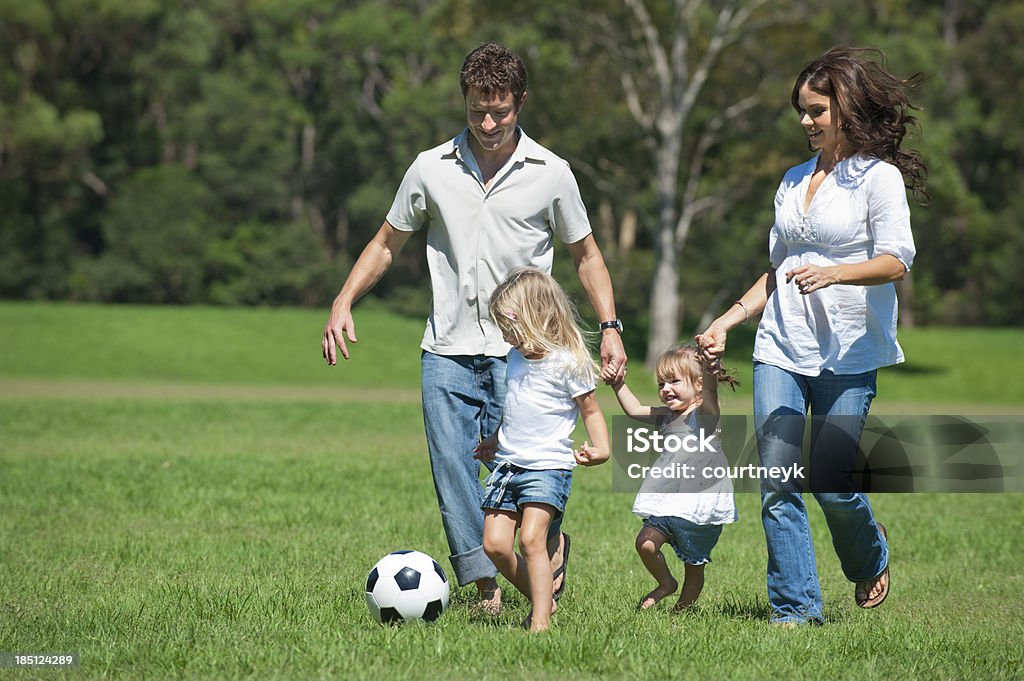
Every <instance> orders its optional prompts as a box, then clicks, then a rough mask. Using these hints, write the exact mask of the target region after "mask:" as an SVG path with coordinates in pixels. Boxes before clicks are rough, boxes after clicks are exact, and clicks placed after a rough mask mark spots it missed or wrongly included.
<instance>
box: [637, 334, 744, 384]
mask: <svg viewBox="0 0 1024 681" xmlns="http://www.w3.org/2000/svg"><path fill="white" fill-rule="evenodd" d="M654 373H655V375H656V376H657V377H658V384H659V385H661V384H662V383H665V382H668V381H671V380H672V379H674V378H683V379H686V380H687V381H689V383H690V385H692V386H696V385H698V383H699V382H700V381H701V379H702V378H703V376H704V365H703V363H702V362H701V359H700V348H699V347H697V345H695V344H694V343H679V344H677V345H673V346H672V347H670V348H669V349H668V350H666V351H665V352H663V353H661V356H660V357H658V364H657V366H656V368H655V370H654ZM711 373H712V374H714V376H715V379H716V380H717V381H718V382H720V383H727V384H728V385H729V387H730V388H732V389H733V390H735V389H736V386H737V385H738V383H739V381H737V380H736V377H734V376H733V375H732V374H730V373H729V372H728V371H726V369H725V367H723V366H722V364H721V362H716V363H715V364H714V365H712V367H711ZM702 398H703V397H702Z"/></svg>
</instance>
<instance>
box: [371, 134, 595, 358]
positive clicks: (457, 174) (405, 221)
mask: <svg viewBox="0 0 1024 681" xmlns="http://www.w3.org/2000/svg"><path fill="white" fill-rule="evenodd" d="M517 132H518V133H519V141H518V143H517V145H516V150H515V153H513V154H512V157H511V158H510V159H509V161H508V163H506V164H505V166H504V167H503V168H502V169H501V170H500V171H498V173H497V174H496V175H495V176H494V179H493V180H492V181H491V185H490V187H489V188H488V189H484V185H483V179H482V175H481V173H480V168H479V166H478V165H477V162H476V159H475V158H474V156H473V152H472V151H471V150H470V147H469V130H468V129H467V130H464V131H463V132H462V133H461V134H460V135H458V136H457V137H455V138H454V139H451V140H449V141H447V142H445V143H444V144H441V145H439V146H437V147H435V148H433V149H430V150H428V151H424V152H422V153H421V154H420V155H419V156H417V157H416V160H415V161H414V162H413V164H412V165H411V166H410V167H409V170H408V171H406V173H405V178H404V179H403V180H402V185H401V186H400V187H399V188H398V193H397V194H396V196H395V201H394V203H393V204H392V205H391V210H390V211H388V216H387V221H388V222H389V223H390V224H391V225H392V226H393V227H394V228H395V229H398V230H401V231H406V232H411V231H416V230H419V229H421V228H423V227H424V226H425V227H427V266H428V268H429V270H430V286H431V291H432V293H433V304H432V309H431V312H430V317H428V319H427V328H426V332H425V333H424V334H423V342H422V344H421V345H420V347H422V348H423V349H424V350H426V351H428V352H433V353H435V354H439V355H489V356H492V357H504V356H505V355H506V354H508V351H509V347H510V346H509V345H508V343H506V342H505V341H504V340H503V339H502V337H501V332H500V331H499V330H498V328H497V326H495V324H494V322H492V321H491V318H490V315H489V313H488V311H487V304H488V301H489V300H490V297H491V292H492V291H494V289H495V287H496V286H497V285H498V284H499V283H501V281H502V280H503V279H504V278H505V275H506V274H507V273H508V272H509V271H510V270H511V269H513V268H515V267H522V266H532V267H537V268H540V269H542V270H544V271H545V272H550V271H551V263H552V260H553V258H554V251H553V240H552V236H555V237H558V239H559V240H560V241H562V242H564V243H575V242H577V241H579V240H580V239H583V238H584V237H586V236H587V235H588V234H590V232H591V229H590V221H589V219H588V218H587V210H586V208H585V207H584V205H583V199H582V198H581V197H580V190H579V186H578V185H577V184H576V178H575V177H573V174H572V171H571V170H570V169H569V164H568V163H566V162H565V161H564V160H562V159H561V158H559V157H558V156H556V155H555V154H553V153H551V152H550V151H548V150H547V149H545V148H544V147H542V146H541V145H540V144H538V143H537V142H535V141H533V140H532V139H530V138H529V137H527V136H526V133H524V132H523V131H522V129H521V128H517Z"/></svg>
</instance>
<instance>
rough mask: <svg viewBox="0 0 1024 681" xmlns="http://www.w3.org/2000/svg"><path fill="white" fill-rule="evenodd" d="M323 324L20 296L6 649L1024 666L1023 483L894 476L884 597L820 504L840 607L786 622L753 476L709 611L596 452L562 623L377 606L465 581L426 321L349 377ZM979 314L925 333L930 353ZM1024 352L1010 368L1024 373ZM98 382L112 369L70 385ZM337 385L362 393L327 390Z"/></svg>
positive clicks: (212, 667) (371, 332)
mask: <svg viewBox="0 0 1024 681" xmlns="http://www.w3.org/2000/svg"><path fill="white" fill-rule="evenodd" d="M323 317H324V314H323V313H322V312H316V311H295V310H219V309H189V308H169V309H155V308H110V307H96V306H83V307H78V306H65V305H56V306H53V305H27V304H3V305H0V329H2V332H0V652H61V651H71V652H77V653H79V654H80V656H81V667H80V668H79V669H77V670H75V671H73V672H71V673H72V674H74V675H75V676H76V677H80V678H117V679H122V678H123V679H135V678H140V677H147V678H195V679H198V678H203V679H205V678H226V679H235V678H255V679H271V678H280V679H295V678H303V679H305V678H366V679H379V678H390V679H401V678H410V679H412V678H415V679H420V678H433V677H439V676H445V677H449V678H454V679H461V678H478V679H508V678H537V679H555V678H566V677H572V678H615V679H619V678H645V679H646V678H694V679H698V678H699V679H714V678H730V679H745V678H785V679H790V678H796V679H800V678H805V679H818V678H838V679H896V678H899V679H904V678H920V679H959V678H966V677H970V678H1024V657H1022V653H1021V646H1020V642H1021V640H1024V624H1022V622H1024V617H1022V616H1024V596H1022V594H1024V568H1022V567H1021V566H1022V564H1024V550H1022V549H1021V548H1020V541H1019V538H1020V536H1021V535H1022V533H1024V495H1011V494H985V495H981V494H978V495H966V494H965V495H949V494H947V495H920V494H913V495H911V494H907V495H876V496H874V497H873V498H872V501H873V505H874V506H875V509H876V512H877V513H878V515H879V516H880V518H882V519H883V520H884V521H885V522H886V524H887V526H888V528H889V531H890V538H891V540H892V546H893V556H894V557H893V563H892V579H893V592H892V594H891V595H890V597H889V600H888V601H887V602H886V603H885V605H884V606H882V607H881V608H880V609H878V610H876V611H871V612H867V611H862V610H860V609H858V608H857V607H856V606H855V605H854V603H853V587H852V585H851V584H849V583H848V582H846V581H845V579H844V578H843V576H842V574H841V572H840V570H839V567H838V563H837V560H836V558H835V556H834V554H833V553H832V550H831V545H830V541H829V538H828V533H827V529H826V527H825V524H824V521H823V518H822V517H821V515H820V513H819V512H818V511H817V509H816V508H813V504H812V527H813V530H814V533H815V546H816V547H817V550H818V566H819V571H820V574H821V580H822V586H823V589H824V593H825V602H826V616H827V618H828V624H827V626H824V627H820V628H814V629H806V630H798V631H789V632H783V631H776V630H773V629H770V628H769V627H768V625H767V624H766V623H765V616H766V613H767V610H766V608H767V604H766V597H765V593H764V591H765V587H764V566H765V562H766V556H765V550H764V538H763V533H762V531H761V528H760V523H759V522H758V501H757V498H756V496H755V495H750V494H742V495H739V496H738V503H739V507H740V514H741V518H740V522H738V523H736V524H735V525H732V526H730V527H728V528H727V529H726V531H725V533H724V534H723V538H722V540H721V543H720V544H719V546H718V547H717V548H716V552H715V562H714V564H713V565H712V566H711V567H709V568H708V579H707V586H706V589H705V593H704V595H703V596H702V597H701V604H700V606H699V608H698V609H697V610H696V611H695V612H693V613H691V614H688V615H685V616H681V617H680V616H676V617H674V616H671V615H669V614H668V613H667V612H666V610H667V608H662V609H660V610H659V611H657V612H647V613H642V614H640V613H636V612H634V610H633V606H634V605H635V603H636V601H637V600H638V599H639V598H640V596H641V595H643V594H644V593H646V591H647V590H649V589H650V587H651V580H650V578H649V577H648V576H647V575H646V572H645V571H644V570H643V567H642V565H641V564H640V562H639V560H638V558H637V557H636V556H635V553H634V551H633V549H632V542H633V537H634V536H635V533H636V531H637V528H638V522H637V520H636V519H635V518H633V517H632V516H631V514H630V512H629V511H630V506H631V503H632V496H631V495H629V494H614V493H612V492H610V491H609V490H610V489H611V479H610V467H600V468H595V469H586V470H581V471H579V472H578V474H577V475H576V476H575V480H574V486H573V487H574V489H573V496H572V498H571V500H570V504H569V508H568V515H567V520H566V527H567V529H568V530H569V531H570V532H571V533H572V534H573V538H574V542H573V555H572V564H571V566H570V570H569V580H570V582H569V588H568V593H567V594H566V596H565V598H563V599H562V601H561V604H560V610H559V612H558V613H557V614H556V615H555V619H554V628H553V629H552V631H550V632H549V633H548V634H546V635H543V636H531V635H528V634H525V633H524V632H522V631H520V630H519V629H518V628H517V626H516V625H517V624H518V622H519V621H520V620H521V619H522V618H523V617H524V616H525V615H526V612H527V610H528V606H527V603H526V602H525V601H524V599H523V598H521V597H518V596H515V595H512V596H510V597H509V598H508V607H507V609H506V612H505V613H504V614H503V615H502V616H501V617H500V618H498V619H497V620H496V621H484V622H481V621H476V620H473V619H472V618H471V617H470V616H469V614H468V608H467V605H468V603H469V599H470V596H471V595H470V593H469V592H468V590H455V591H454V592H453V598H452V605H451V607H450V608H449V611H448V612H447V613H445V615H444V616H443V617H442V618H441V620H440V621H439V622H438V623H437V624H436V625H433V626H408V627H400V628H383V627H379V626H377V625H375V624H373V623H372V621H371V620H370V618H369V614H368V613H367V611H366V606H365V603H364V602H363V595H362V587H363V583H364V580H365V576H366V572H367V571H368V569H369V567H370V566H372V565H373V563H374V562H375V561H376V560H377V559H378V558H380V556H381V555H383V554H384V553H386V552H388V551H391V550H394V549H398V548H417V549H420V550H423V551H425V552H427V553H429V554H431V555H433V556H435V557H437V558H439V559H442V563H443V564H444V565H445V567H446V569H447V570H448V573H449V576H451V570H450V568H449V566H448V564H447V562H446V561H444V560H443V559H444V558H445V557H446V555H447V548H446V545H445V541H444V537H443V534H442V532H441V527H440V522H439V518H438V514H437V506H436V501H435V499H434V494H433V490H432V486H431V484H430V470H429V465H428V464H427V461H426V455H425V451H424V449H425V448H424V443H423V433H422V421H421V415H420V409H419V404H418V401H417V399H416V392H417V391H416V390H415V384H416V381H417V378H416V373H417V367H416V359H417V357H418V353H417V352H416V349H415V346H416V344H417V343H416V341H417V339H418V336H419V329H420V328H421V327H420V323H419V322H416V321H409V320H404V319H395V318H393V317H390V316H388V315H386V314H385V313H382V312H379V311H373V310H364V311H362V314H359V313H357V322H360V321H362V325H361V327H360V337H361V338H362V341H361V343H360V345H359V346H357V351H360V352H362V353H365V354H363V355H357V359H363V360H365V361H363V362H362V363H361V364H362V365H365V366H362V365H361V364H360V363H357V361H356V360H353V361H352V362H349V363H348V364H347V365H346V366H344V367H340V368H336V369H327V368H325V367H323V366H322V365H321V363H322V360H321V359H320V357H319V354H320V353H319V347H318V346H319V335H320V332H321V329H322V325H323ZM105 327H109V328H105ZM261 330H262V333H261ZM929 333H931V332H930V331H927V330H920V331H915V334H913V335H919V338H908V339H907V341H906V342H905V347H906V349H907V354H908V356H912V350H911V346H912V343H915V342H921V343H925V342H926V341H928V336H929ZM936 333H937V334H938V333H940V332H936ZM941 333H946V332H945V331H943V332H941ZM958 333H960V332H952V333H949V334H948V335H949V336H950V337H952V338H953V340H952V341H948V340H942V339H936V340H935V341H934V342H933V343H932V344H931V345H922V346H921V347H924V348H926V350H925V351H927V352H929V353H930V354H929V356H928V358H929V362H930V363H933V364H934V365H936V366H942V365H943V362H944V361H945V356H944V355H940V354H939V350H940V349H942V348H954V349H955V348H957V347H958V346H957V343H958V342H959V341H957V340H956V338H957V334H958ZM964 333H965V334H966V335H965V336H964V337H963V338H962V340H963V341H964V342H968V341H970V342H975V341H977V340H978V338H979V337H978V336H975V337H974V338H973V339H971V338H970V335H971V334H970V333H967V332H964ZM971 333H974V332H971ZM979 333H980V332H979ZM76 334H77V335H76ZM1000 334H1003V335H1004V336H1006V337H999V336H1000ZM1021 335H1024V334H1022V333H1020V332H1016V331H1014V332H1000V333H997V334H994V336H996V338H995V339H994V340H992V341H989V345H990V346H993V347H1003V346H1005V347H1007V348H1008V347H1009V346H1010V345H1011V344H1012V343H1014V342H1019V340H1020V336H1021ZM74 338H77V339H78V341H79V342H78V343H77V344H76V343H74V342H73V340H74ZM980 338H982V339H984V335H982V336H980ZM736 345H739V346H741V345H742V343H737V344H736ZM400 346H402V347H400ZM405 346H411V347H405ZM405 351H408V354H409V356H410V357H411V359H409V360H405V359H401V360H399V361H398V362H393V361H392V357H393V354H397V353H399V352H405ZM1009 354H1010V353H1008V355H1009ZM997 355H998V352H997V351H995V350H991V351H990V352H989V353H988V357H989V358H990V359H991V358H992V357H994V356H997ZM368 358H372V361H371V360H370V359H368ZM949 359H953V358H949ZM1015 361H1017V360H1016V358H1015V357H1008V359H1007V363H1006V364H1005V365H1003V366H1002V367H1001V368H1000V373H1001V374H1002V375H1003V376H1013V375H1020V372H1019V369H1018V366H1017V365H1015V364H1013V362H1015ZM737 366H738V367H739V365H738V364H737ZM889 373H893V372H891V371H890V372H889ZM952 374H953V372H951V371H948V372H947V371H941V372H938V373H926V374H922V373H910V374H908V375H906V376H904V375H901V376H899V377H896V376H894V377H893V379H894V383H895V385H894V386H893V387H892V388H891V390H894V391H895V390H897V386H898V385H899V383H900V382H903V381H915V380H926V379H927V380H929V381H937V382H938V384H937V385H939V387H938V388H935V389H934V390H933V391H929V392H928V393H927V394H925V395H923V396H922V398H923V399H919V400H918V401H924V402H928V403H932V402H936V401H941V400H940V399H939V397H940V395H935V394H933V392H937V393H942V394H944V395H945V394H948V395H949V397H954V393H955V392H956V390H957V388H956V387H955V386H954V385H953V384H952V383H950V384H949V385H948V388H946V387H942V386H944V385H946V384H945V383H942V381H943V380H947V381H951V380H952V379H951V376H952ZM943 376H944V377H946V378H945V379H942V377H943ZM74 382H80V383H81V384H82V385H84V386H86V387H87V388H88V389H86V390H82V391H80V392H76V393H74V396H73V397H69V396H68V391H67V387H68V385H70V384H72V383H74ZM1003 382H1004V383H1008V382H1009V381H1003ZM410 383H412V386H411V388H412V390H411V392H403V391H407V390H408V389H409V388H410V385H409V384H410ZM182 384H185V385H186V386H187V387H188V389H187V390H184V391H181V390H178V388H180V386H181V385H182ZM339 384H340V385H348V386H351V387H352V391H351V392H344V393H343V394H342V396H341V397H340V398H339V397H336V396H333V394H332V393H330V392H324V390H330V389H332V386H335V385H339ZM125 385H126V386H128V389H127V391H126V392H121V388H117V389H115V387H117V386H122V387H123V386H125ZM40 386H42V387H40ZM48 386H49V387H48ZM112 386H113V387H112ZM132 386H136V388H132ZM138 386H143V387H146V390H143V389H142V388H138ZM189 386H190V387H189ZM218 386H242V389H241V390H240V391H238V392H226V393H225V392H218V391H217V390H216V389H215V388H217V387H218ZM260 386H262V387H263V388H264V390H263V392H256V393H250V392H249V391H251V390H255V389H256V388H258V387H260ZM162 387H163V388H166V392H162V391H161V388H162ZM29 388H32V390H29ZM150 388H152V390H149V389H150ZM381 389H383V390H381ZM391 389H393V391H392V392H394V393H395V395H397V397H395V398H394V399H390V398H388V397H387V395H388V391H389V390H391ZM899 389H902V388H899ZM20 390H25V392H18V391H20ZM132 390H137V392H132ZM317 390H320V392H317ZM253 394H254V395H256V397H255V398H253V397H251V395H253ZM410 394H411V395H412V396H411V397H410ZM907 394H909V395H911V396H913V393H907ZM742 395H743V394H742V393H740V394H738V395H737V396H736V397H735V398H733V399H736V400H742V399H743V397H742ZM1013 395H1014V393H1013V392H1012V391H1008V390H1004V391H1003V392H1002V393H1000V399H999V400H997V401H1000V402H1003V403H1012V402H1014V401H1015V400H1014V399H1013ZM275 396H279V398H277V397H275ZM956 401H957V402H959V403H961V404H962V403H964V402H966V401H968V400H967V398H966V397H964V396H963V395H957V396H956ZM609 413H611V412H609ZM670 564H671V565H672V567H673V569H674V570H675V571H676V572H677V573H678V572H681V571H680V570H679V564H678V562H676V561H674V559H673V560H672V561H671V563H670ZM666 605H667V604H666ZM54 675H55V674H54V673H52V672H49V671H43V670H10V669H0V678H16V679H22V678H51V677H53V676H54Z"/></svg>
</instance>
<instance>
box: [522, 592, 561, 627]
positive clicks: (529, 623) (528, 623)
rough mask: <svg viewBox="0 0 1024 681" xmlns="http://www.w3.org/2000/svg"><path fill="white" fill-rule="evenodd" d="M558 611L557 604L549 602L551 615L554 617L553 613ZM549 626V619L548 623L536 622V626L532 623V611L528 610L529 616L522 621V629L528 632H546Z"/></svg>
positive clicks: (553, 601)
mask: <svg viewBox="0 0 1024 681" xmlns="http://www.w3.org/2000/svg"><path fill="white" fill-rule="evenodd" d="M557 610H558V602H557V601H555V600H554V599H552V601H551V614H552V615H554V614H555V611H557ZM549 626H551V622H550V618H549V621H548V622H540V621H538V622H537V623H536V624H535V623H534V621H533V610H530V614H529V615H527V616H526V619H525V620H523V629H528V630H530V631H547V629H548V627H549Z"/></svg>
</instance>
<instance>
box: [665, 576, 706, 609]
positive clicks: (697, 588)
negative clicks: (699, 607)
mask: <svg viewBox="0 0 1024 681" xmlns="http://www.w3.org/2000/svg"><path fill="white" fill-rule="evenodd" d="M703 587H704V582H703V581H701V582H700V583H699V584H697V585H691V584H690V583H689V582H688V581H687V582H684V583H683V590H682V591H681V592H680V593H679V600H678V601H676V604H675V605H673V606H672V612H673V613H680V612H683V611H684V610H688V609H689V608H690V607H691V606H692V605H693V604H694V603H696V602H697V598H698V597H699V596H700V592H701V590H702V589H703Z"/></svg>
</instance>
